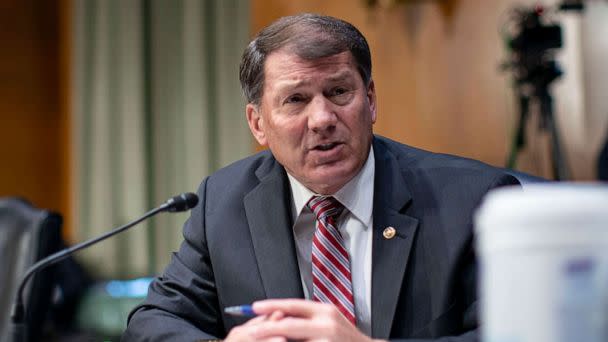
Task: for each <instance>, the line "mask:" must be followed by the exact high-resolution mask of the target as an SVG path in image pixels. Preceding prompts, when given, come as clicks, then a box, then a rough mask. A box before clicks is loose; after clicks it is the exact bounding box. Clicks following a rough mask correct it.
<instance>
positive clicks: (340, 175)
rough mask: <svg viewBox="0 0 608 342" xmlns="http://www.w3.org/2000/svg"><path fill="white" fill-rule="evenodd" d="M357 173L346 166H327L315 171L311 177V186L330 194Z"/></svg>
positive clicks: (320, 191) (319, 191)
mask: <svg viewBox="0 0 608 342" xmlns="http://www.w3.org/2000/svg"><path fill="white" fill-rule="evenodd" d="M355 174H356V172H353V171H352V170H349V169H345V168H339V167H336V168H325V169H323V170H318V171H317V172H315V175H314V177H311V178H310V182H309V183H310V185H309V187H310V188H311V190H313V191H315V192H317V193H319V194H322V195H330V194H332V193H335V192H336V191H338V190H340V189H341V188H342V187H343V186H344V185H345V184H346V183H348V181H350V180H351V179H352V178H353V177H354V176H355Z"/></svg>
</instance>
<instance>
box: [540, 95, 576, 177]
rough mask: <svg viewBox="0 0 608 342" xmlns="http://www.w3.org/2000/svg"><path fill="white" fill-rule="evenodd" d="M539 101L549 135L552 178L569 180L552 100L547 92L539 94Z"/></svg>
mask: <svg viewBox="0 0 608 342" xmlns="http://www.w3.org/2000/svg"><path fill="white" fill-rule="evenodd" d="M539 100H540V111H541V115H542V117H543V118H544V120H545V123H546V125H547V126H546V128H547V129H549V134H550V135H551V164H552V168H553V176H554V177H555V180H558V181H559V180H567V179H569V172H568V166H567V164H566V158H565V155H564V153H563V151H562V146H561V143H560V138H559V131H558V129H557V123H556V121H555V117H554V115H553V99H552V98H551V95H550V94H549V92H548V91H547V92H542V93H541V94H539Z"/></svg>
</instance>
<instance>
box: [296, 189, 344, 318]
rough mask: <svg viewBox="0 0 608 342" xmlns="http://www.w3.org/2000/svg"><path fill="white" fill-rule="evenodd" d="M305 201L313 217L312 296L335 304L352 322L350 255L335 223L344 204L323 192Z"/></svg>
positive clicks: (314, 298) (320, 300)
mask: <svg viewBox="0 0 608 342" xmlns="http://www.w3.org/2000/svg"><path fill="white" fill-rule="evenodd" d="M307 205H308V207H309V208H310V210H312V211H313V212H314V213H315V215H316V217H317V227H316V228H317V229H316V230H315V235H314V237H313V239H312V284H313V286H312V288H313V291H312V297H313V300H315V301H319V302H323V303H331V304H333V305H335V306H336V307H337V308H338V310H340V312H341V313H342V314H343V315H344V317H346V319H348V320H349V321H350V322H351V323H352V324H353V325H356V319H355V301H354V299H353V286H352V282H351V275H350V258H349V256H348V251H347V250H346V248H345V246H344V240H343V239H342V234H340V231H339V230H338V228H337V225H336V218H337V217H338V216H339V215H340V213H341V212H342V210H343V209H344V207H343V206H342V204H340V202H338V201H337V200H336V199H335V198H333V197H326V196H315V197H313V198H311V199H310V201H308V204H307Z"/></svg>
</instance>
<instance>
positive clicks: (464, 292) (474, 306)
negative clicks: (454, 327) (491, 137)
mask: <svg viewBox="0 0 608 342" xmlns="http://www.w3.org/2000/svg"><path fill="white" fill-rule="evenodd" d="M509 185H520V182H519V181H518V180H517V179H516V178H515V177H513V176H512V175H508V174H502V175H500V176H498V177H497V178H496V179H495V180H494V181H492V182H491V183H490V186H489V187H488V188H487V189H486V190H485V191H484V192H483V193H482V195H485V194H486V193H487V192H488V191H490V190H492V189H496V188H499V187H502V186H509ZM479 204H480V203H478V205H479ZM470 226H471V231H472V226H473V217H472V216H471V217H470ZM459 264H460V267H458V269H457V274H458V279H457V280H456V282H455V285H456V292H457V293H458V296H459V298H460V299H461V300H462V302H463V307H464V311H463V312H462V315H461V317H462V322H461V323H460V326H461V327H462V331H464V333H462V334H460V335H457V336H442V337H437V338H430V339H390V341H396V342H397V341H401V342H478V341H480V335H479V328H478V326H479V317H478V301H477V258H476V253H475V251H474V248H473V238H471V239H469V242H468V245H467V246H466V248H465V252H464V253H463V256H462V260H461V262H460V263H459ZM441 320H442V317H439V318H437V319H436V320H434V321H433V322H431V324H430V325H429V327H428V330H427V331H426V333H428V334H430V335H435V336H441V333H440V332H439V331H440V330H442V329H441V326H442V324H441V323H442V322H440V321H441ZM415 335H416V334H415Z"/></svg>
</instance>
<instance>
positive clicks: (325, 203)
mask: <svg viewBox="0 0 608 342" xmlns="http://www.w3.org/2000/svg"><path fill="white" fill-rule="evenodd" d="M306 205H307V206H308V208H310V210H312V212H313V213H315V216H317V220H322V219H325V218H327V217H334V218H336V217H338V216H340V213H342V210H343V209H344V206H343V205H342V203H340V202H338V200H337V199H335V198H334V197H332V196H314V197H312V198H311V199H310V201H308V203H307V204H306Z"/></svg>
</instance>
